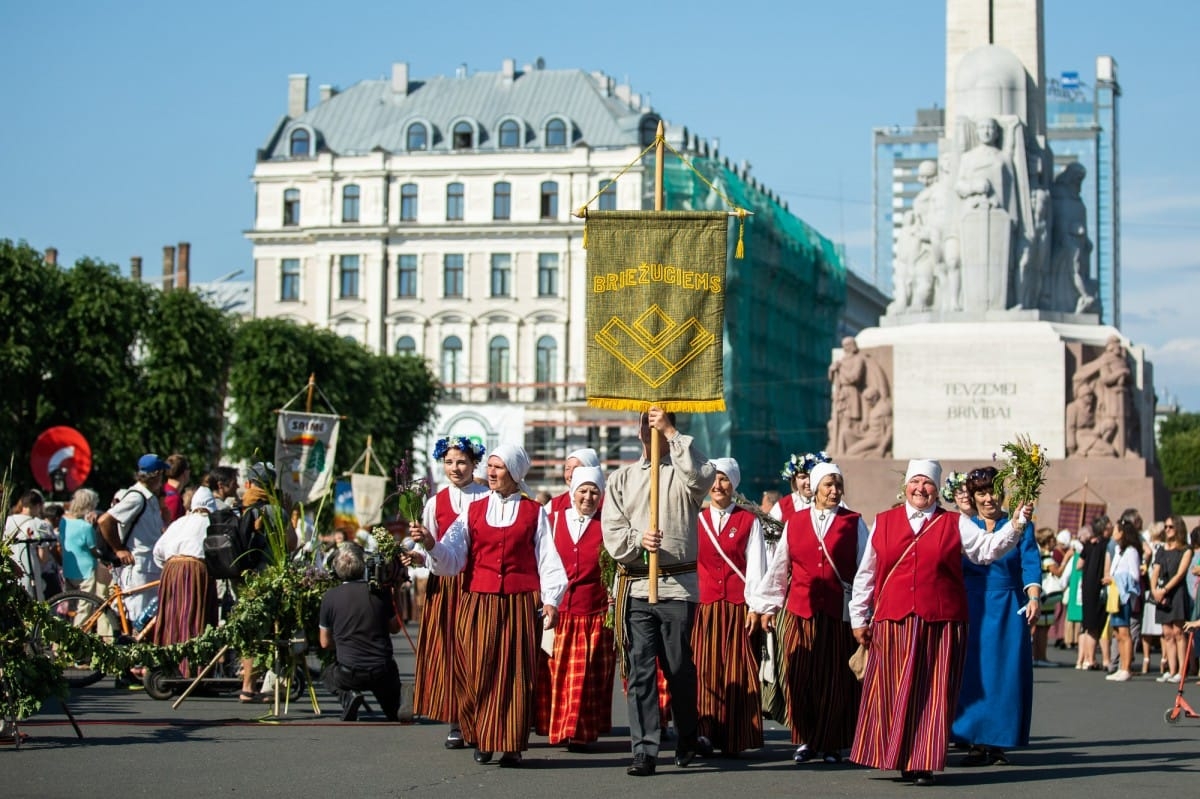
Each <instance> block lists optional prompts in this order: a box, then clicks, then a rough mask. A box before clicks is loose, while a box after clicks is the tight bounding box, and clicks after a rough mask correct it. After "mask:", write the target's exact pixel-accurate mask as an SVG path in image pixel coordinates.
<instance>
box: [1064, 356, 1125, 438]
mask: <svg viewBox="0 0 1200 799" xmlns="http://www.w3.org/2000/svg"><path fill="white" fill-rule="evenodd" d="M1072 384H1073V385H1074V386H1075V391H1076V393H1078V391H1079V388H1080V386H1082V385H1086V386H1088V387H1090V388H1091V389H1092V391H1093V392H1094V393H1095V395H1096V421H1095V428H1096V429H1097V430H1100V431H1105V432H1107V431H1108V430H1109V429H1110V428H1111V430H1112V435H1111V436H1106V440H1108V441H1109V442H1111V444H1112V449H1113V453H1114V454H1115V455H1116V456H1117V457H1125V456H1126V455H1127V454H1129V455H1134V454H1136V452H1134V450H1133V448H1132V447H1131V446H1130V442H1131V441H1133V436H1131V435H1130V434H1131V432H1132V431H1133V429H1134V428H1135V427H1136V420H1135V417H1134V413H1133V370H1132V369H1130V368H1129V362H1128V359H1127V357H1126V352H1125V345H1124V344H1122V343H1121V338H1120V336H1109V337H1108V341H1107V342H1106V343H1105V345H1104V352H1103V353H1102V354H1101V355H1100V356H1099V357H1098V358H1096V359H1095V360H1093V361H1090V362H1088V363H1085V364H1084V365H1083V366H1081V367H1080V368H1079V369H1078V370H1077V371H1076V372H1075V376H1074V377H1073V378H1072Z"/></svg>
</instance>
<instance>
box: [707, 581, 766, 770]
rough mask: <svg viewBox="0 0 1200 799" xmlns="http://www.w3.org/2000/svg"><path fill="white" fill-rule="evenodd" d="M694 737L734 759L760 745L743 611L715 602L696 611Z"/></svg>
mask: <svg viewBox="0 0 1200 799" xmlns="http://www.w3.org/2000/svg"><path fill="white" fill-rule="evenodd" d="M692 657H693V659H694V660H695V662H696V711H697V727H696V734H697V735H703V736H704V737H705V738H708V739H709V740H710V741H711V742H712V745H713V747H714V748H716V749H720V750H721V751H722V752H727V753H737V752H740V751H742V750H743V749H758V748H760V747H762V745H763V731H762V695H761V692H760V689H759V685H758V663H757V662H756V661H755V658H754V648H753V646H752V645H751V643H750V635H749V634H748V633H747V632H746V606H745V605H737V604H734V603H732V602H725V601H717V602H711V603H707V604H700V605H697V607H696V620H695V622H694V623H693V625H692Z"/></svg>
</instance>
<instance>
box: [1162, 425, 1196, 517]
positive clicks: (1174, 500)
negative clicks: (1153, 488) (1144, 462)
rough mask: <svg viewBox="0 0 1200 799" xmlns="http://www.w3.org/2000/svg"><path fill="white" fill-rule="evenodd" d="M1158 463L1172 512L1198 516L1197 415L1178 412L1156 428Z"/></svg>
mask: <svg viewBox="0 0 1200 799" xmlns="http://www.w3.org/2000/svg"><path fill="white" fill-rule="evenodd" d="M1159 440H1160V442H1161V443H1160V444H1159V447H1158V461H1159V464H1160V465H1161V466H1162V471H1163V480H1164V482H1166V484H1167V489H1168V490H1169V491H1170V492H1171V512H1172V513H1181V514H1182V513H1186V514H1192V513H1200V413H1180V414H1176V415H1174V416H1170V417H1168V418H1167V419H1165V420H1164V421H1163V423H1162V426H1161V427H1160V428H1159Z"/></svg>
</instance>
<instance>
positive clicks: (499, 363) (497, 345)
mask: <svg viewBox="0 0 1200 799" xmlns="http://www.w3.org/2000/svg"><path fill="white" fill-rule="evenodd" d="M507 383H508V339H506V338H505V337H504V336H496V337H495V338H494V339H492V342H491V343H490V344H489V345H488V399H490V400H506V399H508V385H507Z"/></svg>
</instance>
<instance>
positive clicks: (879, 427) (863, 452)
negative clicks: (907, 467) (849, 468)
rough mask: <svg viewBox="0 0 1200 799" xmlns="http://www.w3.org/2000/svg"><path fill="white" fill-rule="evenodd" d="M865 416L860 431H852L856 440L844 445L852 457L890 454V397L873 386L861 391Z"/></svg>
mask: <svg viewBox="0 0 1200 799" xmlns="http://www.w3.org/2000/svg"><path fill="white" fill-rule="evenodd" d="M862 396H863V404H865V405H866V407H867V418H866V421H865V423H864V425H863V427H862V429H861V430H860V431H852V433H853V437H857V439H858V440H857V441H855V442H854V443H852V444H850V445H849V446H847V447H846V452H845V454H846V455H847V456H849V457H853V458H886V457H889V456H890V455H891V454H892V399H891V397H885V396H883V395H882V394H881V392H880V390H879V389H878V388H876V387H875V386H871V387H869V388H867V389H866V390H865V391H863V395H862Z"/></svg>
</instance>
